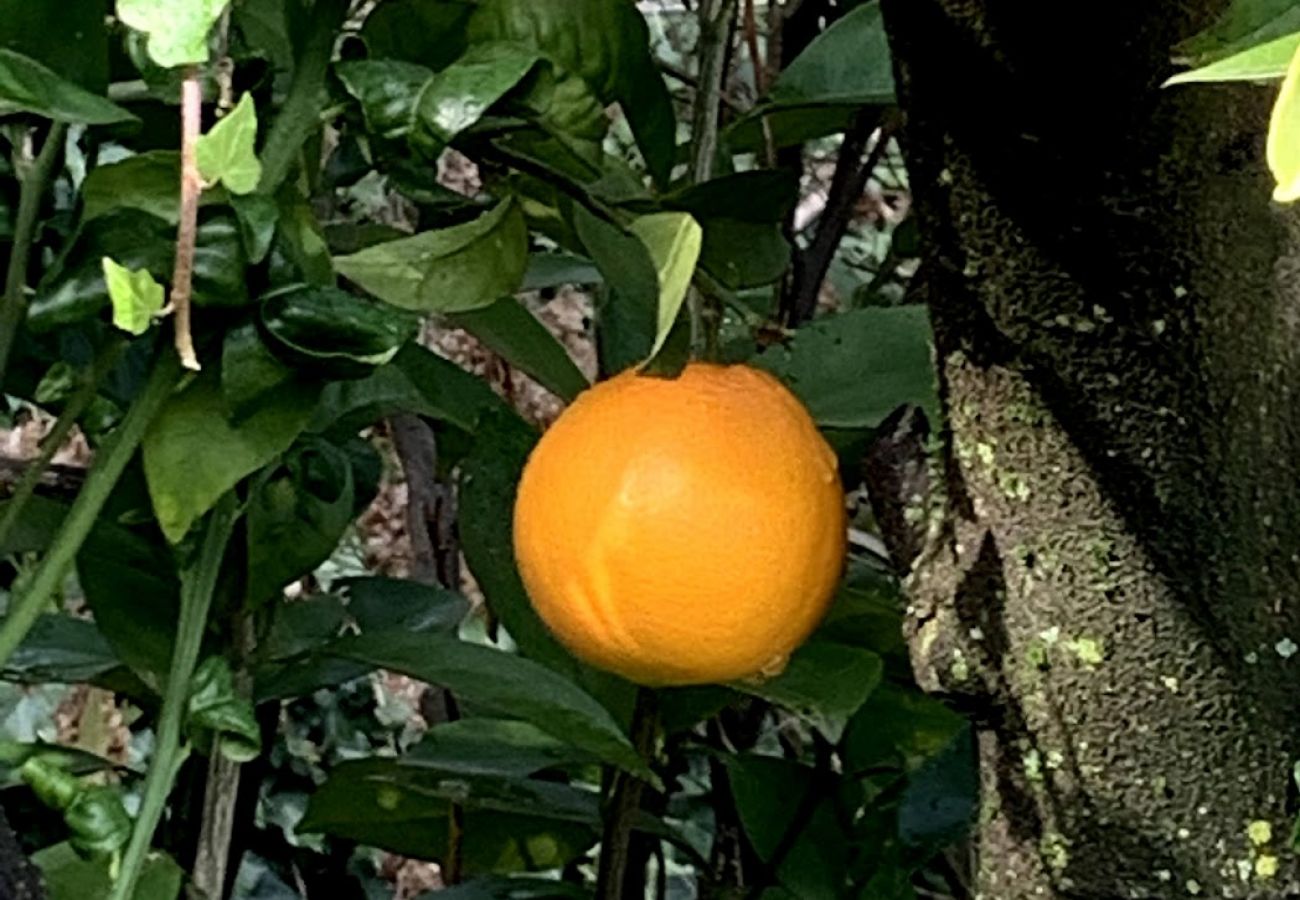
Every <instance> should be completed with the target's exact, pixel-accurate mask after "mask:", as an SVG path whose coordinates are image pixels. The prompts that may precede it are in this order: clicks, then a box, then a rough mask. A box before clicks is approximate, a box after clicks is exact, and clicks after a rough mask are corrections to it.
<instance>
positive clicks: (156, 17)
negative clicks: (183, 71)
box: [117, 0, 227, 69]
mask: <svg viewBox="0 0 1300 900" xmlns="http://www.w3.org/2000/svg"><path fill="white" fill-rule="evenodd" d="M226 2H227V0H117V17H118V18H119V19H120V20H121V21H122V24H124V25H127V26H128V27H130V28H134V29H135V30H136V31H143V32H144V33H145V34H146V35H148V37H149V57H150V58H151V59H152V60H153V61H154V62H156V63H157V64H158V65H160V66H162V67H163V68H164V69H170V68H172V67H174V66H186V65H194V64H197V63H201V62H207V59H208V32H210V31H211V30H212V26H213V25H215V24H216V22H217V19H218V18H219V17H220V16H221V12H222V10H224V9H225V8H226Z"/></svg>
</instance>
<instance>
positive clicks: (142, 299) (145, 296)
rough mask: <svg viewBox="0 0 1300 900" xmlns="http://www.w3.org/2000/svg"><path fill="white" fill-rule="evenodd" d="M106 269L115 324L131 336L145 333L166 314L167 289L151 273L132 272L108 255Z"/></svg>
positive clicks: (106, 280) (104, 260) (104, 261)
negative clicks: (164, 296) (158, 318)
mask: <svg viewBox="0 0 1300 900" xmlns="http://www.w3.org/2000/svg"><path fill="white" fill-rule="evenodd" d="M103 266H104V285H105V287H107V288H108V299H109V302H110V303H112V304H113V325H114V326H116V327H117V328H120V329H122V330H123V331H125V332H126V333H127V334H134V335H141V334H144V333H145V332H146V331H148V330H149V328H150V326H152V325H153V320H154V317H155V316H157V315H158V314H159V313H160V312H162V308H163V286H162V285H161V284H159V283H158V282H156V281H154V279H153V276H152V275H150V274H149V273H148V271H146V270H143V269H141V270H139V271H132V270H131V269H128V268H126V267H125V266H121V265H118V264H117V263H115V262H114V261H113V260H112V259H110V258H109V257H107V256H105V257H104V259H103Z"/></svg>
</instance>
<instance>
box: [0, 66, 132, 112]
mask: <svg viewBox="0 0 1300 900" xmlns="http://www.w3.org/2000/svg"><path fill="white" fill-rule="evenodd" d="M16 112H27V113H34V114H35V115H38V116H43V117H45V118H47V119H53V120H54V121H56V122H67V123H68V124H70V125H114V124H117V123H119V122H134V121H136V118H135V116H133V115H131V113H129V112H127V111H126V110H125V109H123V108H122V107H120V106H118V105H117V104H116V103H111V102H109V101H108V100H105V99H104V98H103V97H100V96H98V95H97V94H92V93H90V91H87V90H86V89H85V88H82V87H79V86H78V85H76V84H74V83H73V82H71V81H66V80H64V79H63V78H61V77H60V76H59V75H58V74H56V73H55V72H53V71H51V70H50V69H49V68H47V67H46V66H44V65H42V64H41V63H38V62H37V61H36V60H34V59H32V58H31V57H28V56H24V55H22V54H21V53H15V52H14V51H13V50H9V49H7V48H0V115H8V114H11V113H16Z"/></svg>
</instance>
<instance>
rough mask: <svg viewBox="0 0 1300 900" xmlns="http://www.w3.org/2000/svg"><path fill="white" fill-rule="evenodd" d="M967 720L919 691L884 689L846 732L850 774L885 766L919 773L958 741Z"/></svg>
mask: <svg viewBox="0 0 1300 900" xmlns="http://www.w3.org/2000/svg"><path fill="white" fill-rule="evenodd" d="M965 727H966V723H965V720H964V719H962V717H961V716H959V715H957V714H956V713H954V712H952V711H951V710H950V709H948V707H946V706H944V705H943V704H942V703H940V702H939V701H938V700H935V699H933V698H931V697H927V696H926V695H925V694H922V693H921V692H920V691H919V690H917V689H911V690H905V689H903V688H898V687H894V686H893V685H884V686H882V687H881V688H880V690H878V691H876V692H875V693H873V694H872V695H871V696H870V697H869V698H868V699H867V702H866V703H865V704H863V706H862V708H861V709H859V710H858V711H857V713H856V714H854V716H853V719H852V721H850V722H849V727H848V728H847V729H846V730H845V732H844V755H843V758H844V769H845V774H847V775H854V774H858V773H862V772H865V771H867V770H868V769H873V768H879V767H882V766H892V767H897V768H898V769H900V770H902V771H907V772H914V771H916V770H917V769H919V768H920V767H921V766H922V765H924V764H925V763H926V762H927V761H928V760H930V759H933V758H934V757H935V756H937V755H938V754H939V753H940V752H941V751H942V750H944V748H946V747H948V746H950V745H951V744H952V742H953V741H954V740H956V738H957V735H958V732H960V731H961V730H962V729H963V728H965Z"/></svg>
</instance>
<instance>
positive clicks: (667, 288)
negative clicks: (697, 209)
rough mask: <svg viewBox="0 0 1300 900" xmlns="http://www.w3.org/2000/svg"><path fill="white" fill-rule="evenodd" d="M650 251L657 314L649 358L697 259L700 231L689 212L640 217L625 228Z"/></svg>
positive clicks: (678, 304) (668, 324) (664, 333)
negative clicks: (656, 283) (656, 281)
mask: <svg viewBox="0 0 1300 900" xmlns="http://www.w3.org/2000/svg"><path fill="white" fill-rule="evenodd" d="M628 230H629V231H631V232H632V233H633V234H634V235H636V236H637V238H639V239H640V241H641V243H642V244H644V245H645V248H646V250H648V251H649V252H650V259H651V260H652V261H653V262H654V266H655V272H656V273H657V274H658V276H659V315H658V318H657V321H656V323H655V342H654V346H653V347H652V348H651V350H650V355H651V357H653V356H655V355H656V354H658V353H659V351H660V350H661V349H663V346H664V343H665V342H666V341H667V340H668V334H669V332H671V331H672V329H673V325H674V323H676V321H677V314H678V313H679V312H681V309H682V302H683V301H684V300H685V299H686V291H687V290H688V289H689V288H690V286H691V278H692V276H694V275H695V265H696V263H698V262H699V260H700V248H701V247H702V246H703V243H704V231H703V230H702V229H701V228H700V223H699V222H696V221H695V219H694V217H692V216H691V215H690V214H689V213H681V212H665V213H654V214H653V215H649V216H642V217H641V218H639V219H637V220H636V221H635V222H633V223H632V225H631V226H630V227H629V229H628Z"/></svg>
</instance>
